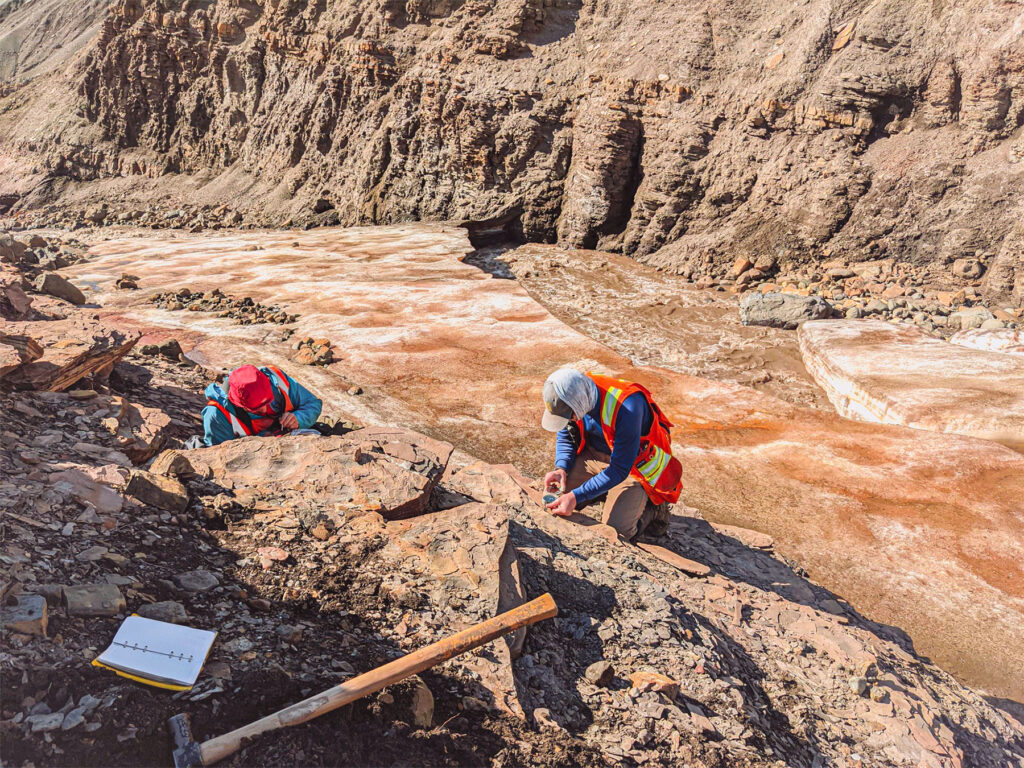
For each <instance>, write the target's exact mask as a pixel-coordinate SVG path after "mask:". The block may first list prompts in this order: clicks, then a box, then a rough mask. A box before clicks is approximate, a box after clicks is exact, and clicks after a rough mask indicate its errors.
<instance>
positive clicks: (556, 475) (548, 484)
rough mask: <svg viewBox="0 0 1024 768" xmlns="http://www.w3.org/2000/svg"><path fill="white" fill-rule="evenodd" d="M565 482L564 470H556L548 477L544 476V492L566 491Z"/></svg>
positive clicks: (548, 474)
mask: <svg viewBox="0 0 1024 768" xmlns="http://www.w3.org/2000/svg"><path fill="white" fill-rule="evenodd" d="M565 482H566V477H565V470H564V469H556V470H554V471H552V472H548V473H547V474H546V475H544V490H545V491H551V490H557V491H562V490H565Z"/></svg>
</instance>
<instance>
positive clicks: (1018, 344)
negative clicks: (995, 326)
mask: <svg viewBox="0 0 1024 768" xmlns="http://www.w3.org/2000/svg"><path fill="white" fill-rule="evenodd" d="M950 342H951V343H953V344H959V345H960V346H962V347H969V348H971V349H983V350H987V351H989V352H1004V353H1006V354H1008V355H1022V356H1024V331H1021V330H1013V329H1011V328H1001V329H999V330H993V331H983V330H981V329H980V328H976V329H974V330H972V331H959V332H958V333H955V334H953V337H952V338H951V339H950Z"/></svg>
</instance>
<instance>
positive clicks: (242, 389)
mask: <svg viewBox="0 0 1024 768" xmlns="http://www.w3.org/2000/svg"><path fill="white" fill-rule="evenodd" d="M225 384H226V386H225ZM205 394H206V397H207V398H209V400H208V402H207V404H206V407H205V408H203V442H204V443H205V444H206V445H219V444H220V443H223V442H224V441H226V440H232V439H234V438H236V437H249V436H250V435H260V436H266V435H282V434H288V433H289V432H291V431H293V430H297V429H310V428H312V426H313V424H314V423H315V422H316V420H317V418H318V417H319V416H320V410H321V408H322V407H323V403H321V401H320V400H319V399H318V398H316V397H314V396H313V394H312V393H311V392H310V391H309V390H308V389H306V388H305V387H303V386H302V385H301V384H299V383H298V382H296V381H295V380H294V379H293V378H291V377H290V376H288V375H287V374H285V373H284V372H283V371H282V370H281V369H280V368H275V367H273V366H267V367H264V368H257V367H256V366H255V365H243V366H242V367H241V368H236V369H235V370H233V371H232V372H231V373H230V374H229V375H228V378H227V381H226V382H225V383H220V384H211V385H210V386H208V387H207V388H206V393H205Z"/></svg>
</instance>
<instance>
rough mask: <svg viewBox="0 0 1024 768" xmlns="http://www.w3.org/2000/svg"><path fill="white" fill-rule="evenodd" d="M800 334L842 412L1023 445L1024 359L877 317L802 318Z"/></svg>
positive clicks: (808, 359)
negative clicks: (806, 319)
mask: <svg viewBox="0 0 1024 768" xmlns="http://www.w3.org/2000/svg"><path fill="white" fill-rule="evenodd" d="M799 336H800V348H801V351H802V352H803V357H804V364H805V365H806V366H807V369H808V370H809V371H810V372H811V375H813V376H814V378H815V379H816V380H817V382H818V383H819V384H820V385H821V386H822V387H823V388H824V389H825V391H826V392H827V393H828V396H829V399H830V400H831V401H832V403H833V404H834V405H835V407H836V410H837V411H838V412H839V414H840V415H842V416H845V417H847V418H851V419H860V420H862V421H873V422H878V423H881V424H904V425H906V426H909V427H915V428H917V429H928V430H932V431H935V432H955V433H957V434H963V435H973V436H975V437H982V438H985V439H988V440H995V441H997V442H1001V443H1004V444H1006V445H1008V446H1010V447H1013V448H1017V449H1024V359H1021V358H1020V357H1017V356H1014V355H1007V354H1001V353H995V352H988V351H985V350H979V349H970V348H968V347H964V346H960V345H959V344H949V343H947V342H945V341H942V340H940V339H936V338H933V337H931V336H928V335H926V334H925V333H923V332H922V331H919V330H918V329H916V328H914V327H912V326H907V325H892V324H889V323H885V322H882V321H878V320H872V321H826V322H821V321H818V322H811V323H805V324H804V325H803V326H802V327H801V328H800V332H799Z"/></svg>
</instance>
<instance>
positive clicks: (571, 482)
mask: <svg viewBox="0 0 1024 768" xmlns="http://www.w3.org/2000/svg"><path fill="white" fill-rule="evenodd" d="M611 460H612V457H611V456H609V455H608V454H607V453H598V452H597V451H595V450H593V449H592V448H590V447H589V446H585V447H584V448H583V452H582V453H581V454H579V455H578V456H577V457H576V463H575V464H573V467H572V469H571V470H569V473H568V477H567V481H566V482H567V486H568V487H567V488H566V490H569V491H574V490H576V489H577V488H579V487H580V486H581V485H583V484H584V483H585V482H587V480H589V479H590V478H592V477H593V476H594V475H597V474H599V473H600V472H601V471H602V470H604V469H607V467H608V463H609V462H610V461H611ZM647 502H648V499H647V491H645V490H644V487H643V486H642V485H640V483H639V482H638V481H637V480H636V479H634V478H633V476H632V475H630V476H629V477H627V478H626V479H625V480H623V481H622V482H621V483H619V484H618V485H616V486H615V487H614V488H612V489H611V490H610V491H608V493H607V494H606V495H605V500H604V512H603V514H602V515H601V522H602V523H604V524H606V525H610V526H611V527H612V528H614V529H615V530H616V531H618V532H619V535H620V536H622V537H623V538H625V539H632V538H633V537H634V536H637V535H638V534H640V533H642V532H643V530H644V528H646V527H647V524H648V523H650V522H651V518H653V517H654V513H653V510H652V509H651V508H650V506H649V505H648V503H647ZM591 503H594V502H591Z"/></svg>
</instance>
